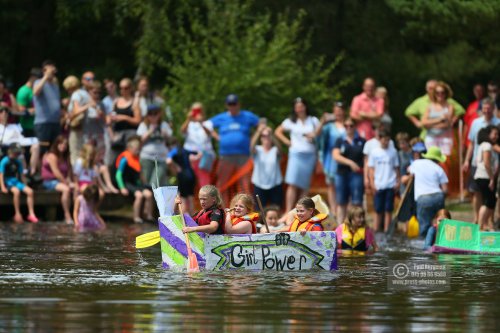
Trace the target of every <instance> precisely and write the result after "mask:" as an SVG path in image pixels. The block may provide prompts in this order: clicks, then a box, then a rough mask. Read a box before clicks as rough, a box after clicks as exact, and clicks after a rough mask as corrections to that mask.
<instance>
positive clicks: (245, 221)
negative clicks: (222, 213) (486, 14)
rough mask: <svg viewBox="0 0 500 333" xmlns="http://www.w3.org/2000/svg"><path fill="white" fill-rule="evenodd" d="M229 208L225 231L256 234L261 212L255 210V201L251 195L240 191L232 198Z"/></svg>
mask: <svg viewBox="0 0 500 333" xmlns="http://www.w3.org/2000/svg"><path fill="white" fill-rule="evenodd" d="M230 206H231V208H230V209H228V210H227V213H228V214H227V215H226V223H225V226H224V233H226V234H256V233H257V221H258V220H259V213H255V212H254V202H253V199H252V197H251V196H250V195H248V194H244V193H239V194H236V195H235V196H234V198H233V199H232V200H231V205H230Z"/></svg>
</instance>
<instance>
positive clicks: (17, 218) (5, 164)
mask: <svg viewBox="0 0 500 333" xmlns="http://www.w3.org/2000/svg"><path fill="white" fill-rule="evenodd" d="M22 152H23V149H22V147H21V145H20V144H19V143H12V144H11V145H10V146H9V149H8V151H7V156H4V157H3V158H2V160H1V161H0V186H1V190H2V192H3V193H9V191H10V192H12V195H13V196H14V200H13V201H14V210H15V214H14V222H16V223H22V222H24V219H23V216H22V214H21V202H20V200H21V192H24V193H25V194H26V196H27V200H26V201H27V204H28V216H27V217H26V220H28V221H29V222H31V223H37V222H38V218H37V217H36V215H35V201H34V193H33V190H32V189H31V188H30V187H29V186H27V185H25V182H24V181H23V177H24V176H23V164H22V162H21V161H20V160H19V156H20V155H21V154H22Z"/></svg>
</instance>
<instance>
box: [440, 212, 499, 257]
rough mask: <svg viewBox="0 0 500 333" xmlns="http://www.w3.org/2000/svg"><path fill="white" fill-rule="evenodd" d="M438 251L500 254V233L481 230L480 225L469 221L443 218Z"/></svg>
mask: <svg viewBox="0 0 500 333" xmlns="http://www.w3.org/2000/svg"><path fill="white" fill-rule="evenodd" d="M432 251H433V252H436V253H481V254H500V233H499V232H481V231H480V230H479V225H477V224H474V223H469V222H462V221H454V220H443V221H442V222H441V223H440V224H439V227H438V234H437V236H436V243H435V245H434V246H433V248H432Z"/></svg>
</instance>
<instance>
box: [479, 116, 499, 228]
mask: <svg viewBox="0 0 500 333" xmlns="http://www.w3.org/2000/svg"><path fill="white" fill-rule="evenodd" d="M497 141H498V128H497V127H496V126H493V125H490V126H487V127H485V128H482V129H481V130H480V131H479V133H478V134H477V143H478V145H479V146H478V151H477V155H476V159H477V160H476V162H477V168H476V172H475V173H474V180H475V181H476V184H477V187H478V188H479V192H480V193H481V196H482V198H483V200H482V201H483V204H482V206H481V208H480V209H479V217H478V221H479V227H480V228H481V230H486V229H489V230H490V231H494V227H493V224H492V221H491V218H492V217H493V212H494V209H495V206H496V203H497V198H496V193H495V187H496V186H495V185H496V182H495V180H496V179H497V174H498V155H497V153H496V152H495V151H494V150H493V145H494V144H495V143H496V142H497Z"/></svg>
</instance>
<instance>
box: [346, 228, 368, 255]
mask: <svg viewBox="0 0 500 333" xmlns="http://www.w3.org/2000/svg"><path fill="white" fill-rule="evenodd" d="M365 238H366V228H364V227H362V228H358V230H356V232H355V233H354V235H353V234H352V232H351V230H349V227H348V226H347V224H344V227H343V228H342V244H341V248H342V250H355V251H367V250H368V247H367V246H366V240H365Z"/></svg>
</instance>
